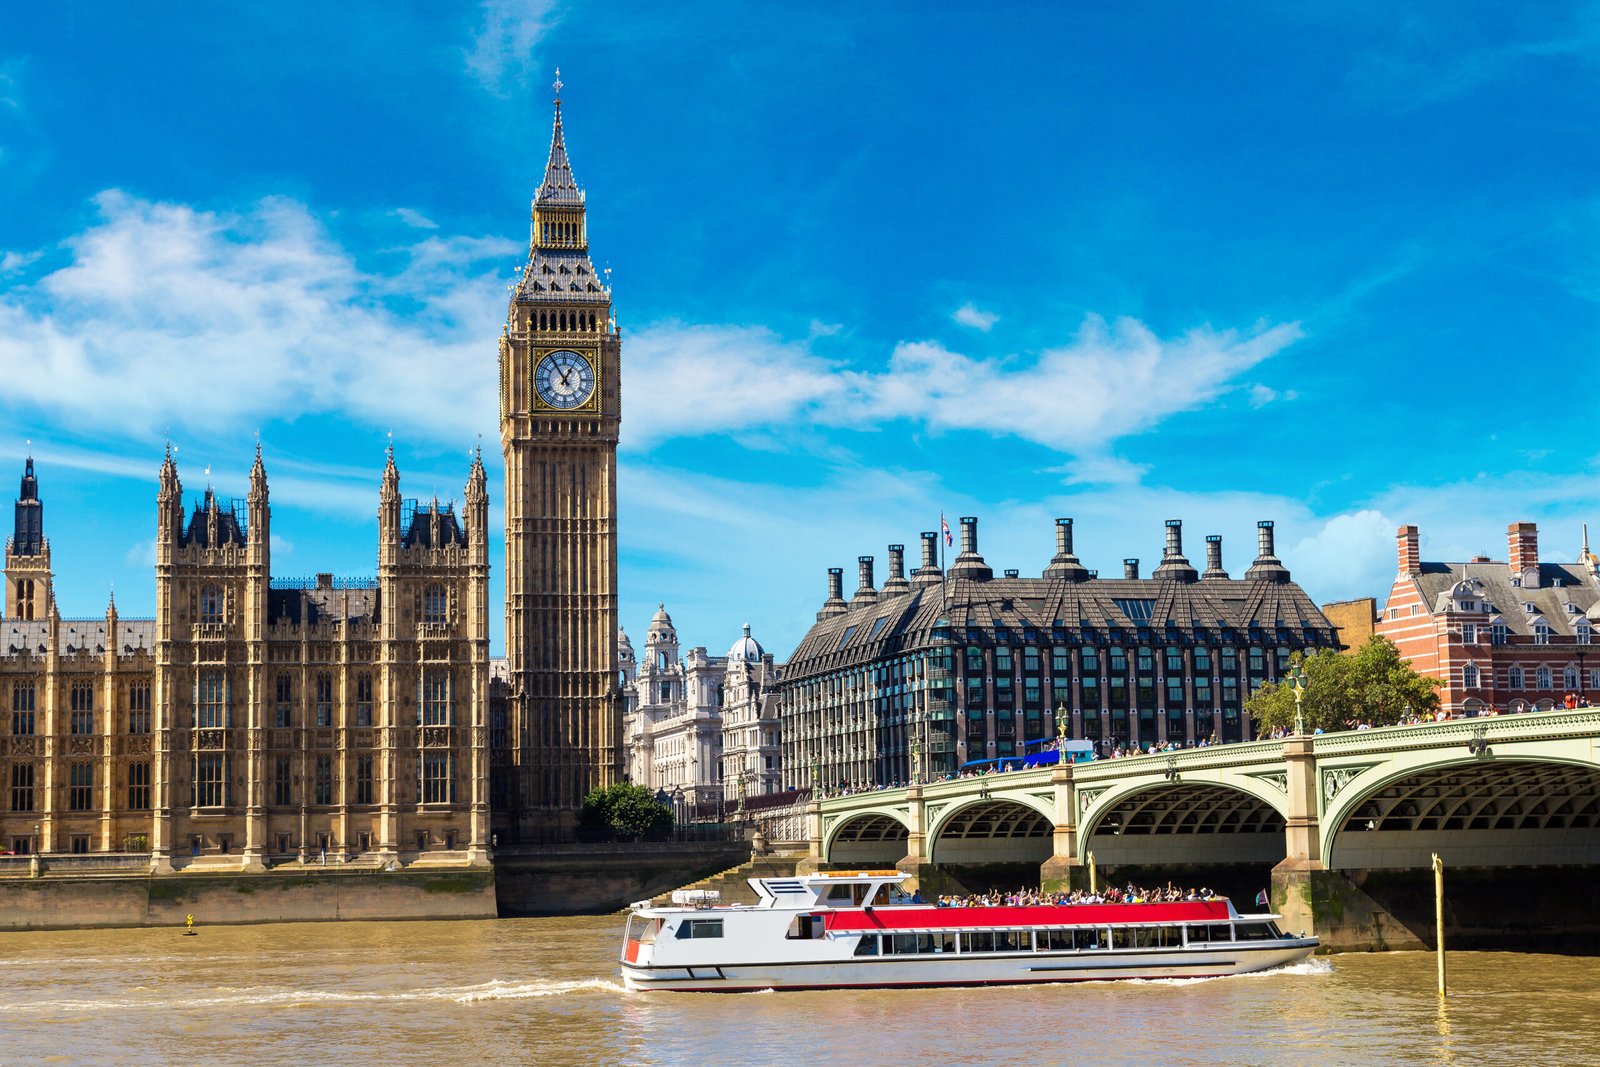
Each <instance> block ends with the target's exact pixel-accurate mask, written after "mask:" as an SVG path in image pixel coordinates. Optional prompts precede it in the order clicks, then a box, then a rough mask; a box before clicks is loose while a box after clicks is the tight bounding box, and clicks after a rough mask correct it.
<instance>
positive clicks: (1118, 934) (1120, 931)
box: [1111, 926, 1139, 948]
mask: <svg viewBox="0 0 1600 1067" xmlns="http://www.w3.org/2000/svg"><path fill="white" fill-rule="evenodd" d="M1111 947H1112V948H1138V947H1139V945H1138V942H1137V940H1136V939H1135V931H1133V930H1132V929H1130V928H1128V927H1126V926H1118V927H1115V928H1113V929H1112V931H1111Z"/></svg>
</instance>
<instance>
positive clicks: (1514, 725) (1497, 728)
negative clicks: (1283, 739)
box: [1312, 708, 1600, 756]
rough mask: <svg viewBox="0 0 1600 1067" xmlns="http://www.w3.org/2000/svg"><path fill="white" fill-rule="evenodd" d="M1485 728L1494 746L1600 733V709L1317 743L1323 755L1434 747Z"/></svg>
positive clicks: (1319, 738) (1430, 725)
mask: <svg viewBox="0 0 1600 1067" xmlns="http://www.w3.org/2000/svg"><path fill="white" fill-rule="evenodd" d="M1479 730H1481V731H1483V737H1484V740H1485V741H1486V742H1488V743H1490V744H1493V743H1494V742H1495V741H1496V740H1497V739H1498V740H1500V741H1514V740H1533V739H1541V738H1552V737H1592V736H1600V708H1580V709H1575V710H1565V709H1563V710H1561V711H1529V712H1522V713H1520V714H1516V715H1480V716H1478V717H1476V718H1470V719H1447V720H1445V721H1443V722H1421V723H1408V724H1404V725H1399V726H1375V727H1373V728H1372V729H1370V730H1342V731H1340V732H1338V733H1333V734H1317V735H1315V736H1314V737H1313V739H1312V746H1313V751H1314V752H1316V754H1317V755H1319V756H1341V755H1345V754H1349V753H1357V752H1368V751H1372V750H1374V749H1387V748H1430V747H1434V746H1438V745H1452V744H1464V743H1466V741H1467V739H1469V738H1471V737H1472V736H1474V735H1475V734H1476V733H1477V731H1479Z"/></svg>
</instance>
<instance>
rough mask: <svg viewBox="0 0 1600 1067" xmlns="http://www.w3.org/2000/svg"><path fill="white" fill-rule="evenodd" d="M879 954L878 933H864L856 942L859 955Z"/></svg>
mask: <svg viewBox="0 0 1600 1067" xmlns="http://www.w3.org/2000/svg"><path fill="white" fill-rule="evenodd" d="M877 954H878V935H877V934H862V935H861V940H860V941H857V942H856V955H857V956H876V955H877Z"/></svg>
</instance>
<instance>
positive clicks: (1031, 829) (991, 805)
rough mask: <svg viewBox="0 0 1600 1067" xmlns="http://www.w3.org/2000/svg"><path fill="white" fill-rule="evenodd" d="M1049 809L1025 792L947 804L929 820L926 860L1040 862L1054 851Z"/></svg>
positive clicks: (940, 862)
mask: <svg viewBox="0 0 1600 1067" xmlns="http://www.w3.org/2000/svg"><path fill="white" fill-rule="evenodd" d="M1054 830H1055V810H1054V808H1053V807H1051V806H1050V805H1048V804H1046V803H1045V802H1044V801H1043V800H1040V799H1038V798H1036V797H1032V796H1028V795H1026V794H1016V793H1001V794H997V795H992V796H988V797H984V796H977V797H972V798H970V799H962V800H960V801H956V802H953V803H951V804H950V805H949V806H948V807H947V808H942V809H940V810H939V811H938V812H937V813H935V814H934V816H933V817H932V818H931V819H930V820H929V827H928V859H929V862H931V863H938V864H969V863H1043V862H1044V861H1045V860H1047V859H1049V858H1050V855H1051V853H1052V852H1053V851H1054V836H1053V835H1054Z"/></svg>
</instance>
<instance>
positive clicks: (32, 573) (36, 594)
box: [5, 456, 53, 619]
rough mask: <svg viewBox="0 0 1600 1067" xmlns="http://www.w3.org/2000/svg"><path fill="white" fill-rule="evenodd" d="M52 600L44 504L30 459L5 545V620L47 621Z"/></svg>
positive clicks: (23, 472)
mask: <svg viewBox="0 0 1600 1067" xmlns="http://www.w3.org/2000/svg"><path fill="white" fill-rule="evenodd" d="M52 599H53V597H52V593H51V580H50V542H49V541H47V540H45V536H44V504H42V503H40V501H39V479H38V478H36V477H34V474H33V457H32V456H29V457H28V461H27V464H26V466H24V467H23V469H22V490H21V491H20V492H19V493H18V494H17V510H16V525H15V528H14V529H13V531H12V535H11V538H10V539H9V540H8V541H7V542H6V595H5V609H6V614H5V617H6V618H8V619H48V618H49V617H50V604H51V601H52Z"/></svg>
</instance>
